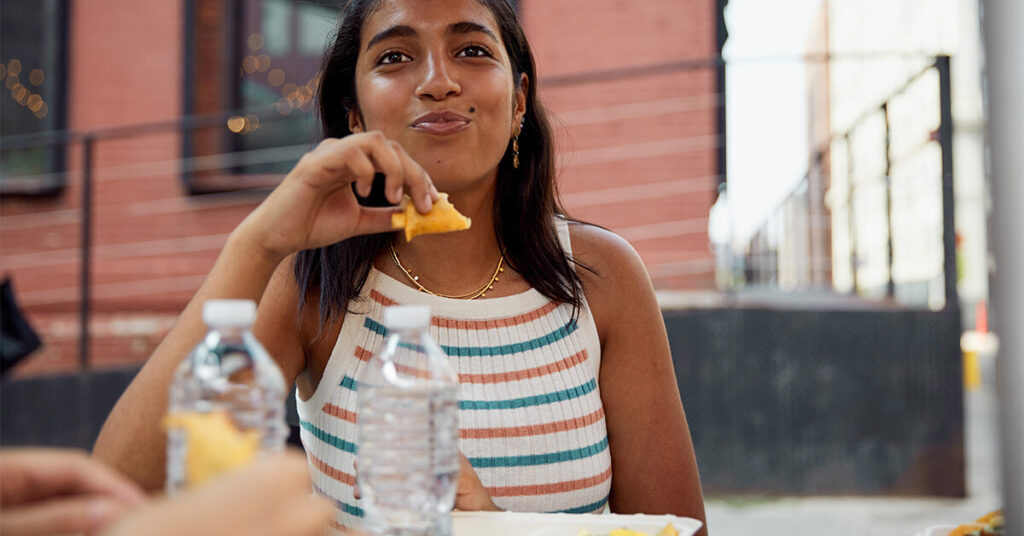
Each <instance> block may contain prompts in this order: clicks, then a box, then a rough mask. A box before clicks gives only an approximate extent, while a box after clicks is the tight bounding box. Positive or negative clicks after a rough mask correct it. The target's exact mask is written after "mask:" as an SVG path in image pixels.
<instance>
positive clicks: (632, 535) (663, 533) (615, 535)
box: [576, 523, 679, 536]
mask: <svg viewBox="0 0 1024 536" xmlns="http://www.w3.org/2000/svg"><path fill="white" fill-rule="evenodd" d="M576 536H651V535H650V534H647V533H646V532H640V531H638V530H630V529H627V528H621V529H614V530H612V531H611V532H609V533H608V534H607V535H604V534H594V533H593V532H590V531H589V530H587V529H583V530H581V531H580V532H579V534H577V535H576ZM654 536H679V531H678V530H676V528H675V527H673V526H672V524H671V523H668V524H666V525H665V526H664V527H662V529H661V530H659V531H658V532H656V533H654Z"/></svg>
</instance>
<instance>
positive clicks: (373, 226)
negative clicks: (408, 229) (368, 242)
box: [355, 207, 399, 235]
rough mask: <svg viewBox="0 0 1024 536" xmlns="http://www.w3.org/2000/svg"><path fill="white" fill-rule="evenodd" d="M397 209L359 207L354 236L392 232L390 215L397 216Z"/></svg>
mask: <svg viewBox="0 0 1024 536" xmlns="http://www.w3.org/2000/svg"><path fill="white" fill-rule="evenodd" d="M398 212H399V209H398V208H397V207H359V220H358V221H357V222H356V230H355V234H356V235H364V234H372V233H386V232H389V231H394V230H395V228H394V227H393V226H392V225H391V215H392V214H397V213H398Z"/></svg>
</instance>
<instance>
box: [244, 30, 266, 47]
mask: <svg viewBox="0 0 1024 536" xmlns="http://www.w3.org/2000/svg"><path fill="white" fill-rule="evenodd" d="M246 44H248V45H249V50H253V51H256V50H260V49H262V48H263V34H258V33H253V34H249V38H248V39H247V40H246Z"/></svg>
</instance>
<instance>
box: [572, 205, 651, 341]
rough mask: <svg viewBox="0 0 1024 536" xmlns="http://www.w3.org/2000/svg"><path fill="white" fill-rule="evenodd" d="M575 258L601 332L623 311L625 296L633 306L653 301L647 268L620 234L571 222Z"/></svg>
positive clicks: (595, 226) (584, 289)
mask: <svg viewBox="0 0 1024 536" xmlns="http://www.w3.org/2000/svg"><path fill="white" fill-rule="evenodd" d="M569 237H570V240H572V251H573V257H574V258H575V260H576V261H577V263H578V265H581V267H580V268H578V269H577V273H578V274H579V275H580V280H581V281H582V283H583V292H584V294H585V295H586V297H587V302H588V303H589V305H590V308H591V310H592V311H593V313H594V319H595V321H596V322H597V324H598V331H600V332H602V338H603V335H604V329H603V328H604V327H606V326H607V325H608V324H609V323H611V322H614V321H615V318H616V317H617V315H618V314H620V313H621V312H622V310H623V308H622V305H623V303H622V299H623V297H624V296H629V297H630V299H629V300H627V301H629V302H630V304H631V305H640V304H641V302H643V303H645V304H646V302H651V303H654V292H653V288H652V286H651V280H650V277H648V275H647V268H646V267H645V266H644V263H643V260H642V259H641V258H640V255H639V254H638V253H637V252H636V250H635V249H633V246H632V245H630V244H629V242H627V241H626V239H624V238H622V237H621V236H619V235H617V234H615V233H613V232H612V231H609V230H608V229H605V228H603V227H599V226H597V225H592V224H588V223H582V222H572V223H570V225H569Z"/></svg>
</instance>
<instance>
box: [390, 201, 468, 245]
mask: <svg viewBox="0 0 1024 536" xmlns="http://www.w3.org/2000/svg"><path fill="white" fill-rule="evenodd" d="M399 208H401V209H402V212H398V213H395V214H392V215H391V227H392V228H393V229H402V228H404V229H405V240H406V241H409V240H412V239H413V238H415V237H417V236H419V235H422V234H430V233H447V232H450V231H462V230H464V229H469V227H470V225H472V223H473V222H472V220H470V219H469V218H467V217H465V216H463V215H462V214H460V213H459V211H458V210H456V209H455V206H454V205H452V204H451V202H449V201H448V194H441V198H440V199H438V200H437V201H436V202H434V206H433V207H431V209H430V212H428V213H426V214H420V213H419V211H417V210H416V207H415V206H414V205H413V204H412V199H410V198H409V196H404V197H403V198H402V203H401V204H400V205H399Z"/></svg>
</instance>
